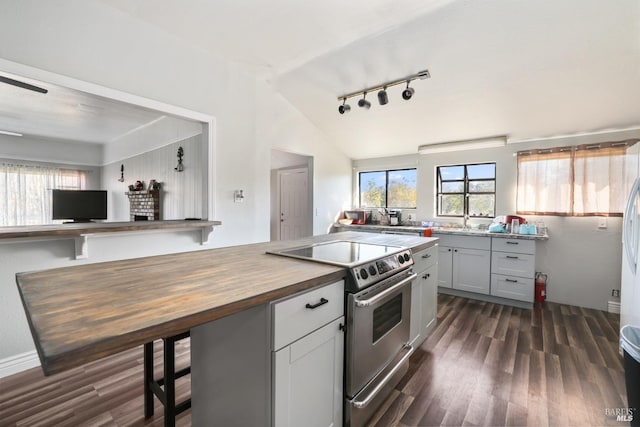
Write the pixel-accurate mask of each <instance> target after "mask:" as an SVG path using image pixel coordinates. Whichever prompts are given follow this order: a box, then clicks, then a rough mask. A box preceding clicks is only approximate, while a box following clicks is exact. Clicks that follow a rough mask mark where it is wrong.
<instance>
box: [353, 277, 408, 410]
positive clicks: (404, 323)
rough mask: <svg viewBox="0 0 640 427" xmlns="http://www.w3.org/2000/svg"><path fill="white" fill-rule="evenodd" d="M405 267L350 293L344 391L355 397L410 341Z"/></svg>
mask: <svg viewBox="0 0 640 427" xmlns="http://www.w3.org/2000/svg"><path fill="white" fill-rule="evenodd" d="M415 277H416V274H415V273H414V272H413V270H412V269H409V270H405V271H403V272H401V273H398V274H396V275H394V276H391V277H390V278H388V279H385V280H383V281H382V282H380V283H377V284H375V285H372V286H370V287H368V288H366V289H364V290H362V291H360V292H358V293H355V294H349V295H348V296H347V316H348V317H347V318H348V322H349V324H348V327H347V336H346V369H345V372H346V378H345V380H346V381H345V392H346V395H347V397H348V398H353V397H355V396H356V394H357V393H358V392H359V391H360V390H362V389H363V388H364V387H365V386H366V385H367V384H368V383H369V382H370V381H371V380H372V379H373V378H374V377H375V376H376V375H377V374H379V373H380V372H381V371H382V370H383V369H385V368H386V367H387V365H389V363H390V362H392V361H393V360H394V358H396V357H397V355H398V354H399V353H401V352H402V351H403V349H404V348H405V346H406V345H407V343H408V342H409V323H410V317H411V282H412V281H413V280H414V279H415Z"/></svg>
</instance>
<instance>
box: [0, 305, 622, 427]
mask: <svg viewBox="0 0 640 427" xmlns="http://www.w3.org/2000/svg"><path fill="white" fill-rule="evenodd" d="M618 330H619V326H618V316H617V315H613V314H609V313H605V312H602V311H597V310H589V309H583V308H579V307H573V306H567V305H560V304H553V303H545V304H544V305H537V306H536V307H535V308H534V309H533V310H524V309H518V308H513V307H508V306H502V305H499V304H491V303H486V302H479V301H475V300H469V299H465V298H459V297H452V296H447V295H441V296H439V297H438V326H437V327H436V329H435V330H434V331H433V333H432V334H431V336H430V337H429V338H428V339H427V340H426V341H425V342H424V344H423V345H422V346H421V348H420V349H418V350H417V351H416V353H415V354H414V355H413V356H412V358H411V364H410V369H409V372H408V373H407V375H406V376H405V377H404V378H403V380H402V381H401V382H400V384H398V386H397V388H396V390H394V392H393V394H392V395H391V396H390V397H389V399H387V401H386V402H385V404H384V405H383V406H382V407H381V408H380V410H379V411H378V413H377V414H376V415H375V416H374V418H373V420H372V422H371V425H372V426H380V427H381V426H385V427H386V426H431V425H452V426H481V425H487V426H489V425H490V426H501V425H509V426H520V425H522V426H524V425H529V426H547V425H548V426H572V425H576V426H601V425H614V426H620V425H626V424H624V423H620V422H618V421H616V419H615V417H614V416H613V417H612V416H607V412H606V409H615V408H624V407H626V392H625V386H624V369H623V367H622V359H621V357H620V356H619V354H618ZM160 344H161V343H160V342H157V343H156V352H157V353H156V361H155V364H156V372H157V373H156V375H158V376H160V375H161V366H162V360H161V354H160V350H161V345H160ZM176 355H177V358H176V365H177V367H178V368H180V367H181V366H184V365H185V364H187V363H189V362H188V361H189V341H188V340H184V341H181V342H180V343H179V344H178V345H177V352H176ZM189 389H190V381H189V377H188V376H187V377H185V378H182V379H180V380H179V381H178V386H177V390H178V394H179V400H181V399H183V398H185V397H186V396H188V395H189ZM155 411H156V414H155V416H154V417H153V418H150V419H149V420H145V419H144V416H143V399H142V348H141V347H140V348H136V349H133V350H129V351H126V352H123V353H120V354H118V355H115V356H111V357H108V358H105V359H103V360H100V361H97V362H93V363H90V364H87V365H84V366H82V367H80V368H76V369H73V370H70V371H67V372H64V373H61V374H58V375H54V376H51V377H44V376H43V375H42V373H41V371H40V369H39V368H36V369H32V370H29V371H25V372H22V373H19V374H17V375H13V376H11V377H7V378H4V379H0V426H3V427H4V426H143V425H145V426H161V425H162V423H163V417H162V406H161V405H160V404H159V403H158V402H157V399H156V406H155ZM177 425H178V426H189V425H191V414H190V411H187V412H185V413H183V414H181V415H179V416H178V420H177Z"/></svg>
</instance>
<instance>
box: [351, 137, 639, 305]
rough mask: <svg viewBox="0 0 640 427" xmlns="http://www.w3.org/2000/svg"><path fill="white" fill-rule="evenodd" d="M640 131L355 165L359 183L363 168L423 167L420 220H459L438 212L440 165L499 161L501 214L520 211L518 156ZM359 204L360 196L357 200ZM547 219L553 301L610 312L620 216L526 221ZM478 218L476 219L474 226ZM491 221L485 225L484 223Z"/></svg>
mask: <svg viewBox="0 0 640 427" xmlns="http://www.w3.org/2000/svg"><path fill="white" fill-rule="evenodd" d="M639 136H640V131H629V132H616V133H611V134H606V135H591V136H582V137H573V138H563V139H557V140H552V141H546V142H537V143H522V144H509V145H507V146H506V147H504V148H490V149H483V150H467V151H459V152H452V153H438V154H429V155H419V154H416V155H413V156H400V157H393V158H387V159H367V160H358V161H354V180H356V179H357V175H355V174H356V173H357V172H358V171H359V170H367V169H369V170H370V169H380V168H387V167H389V168H395V167H402V166H404V167H411V165H412V164H414V165H415V164H417V165H418V209H417V219H418V220H436V221H440V222H446V223H449V222H457V220H456V219H451V218H437V217H436V214H435V196H434V194H435V167H436V166H441V165H453V164H464V163H482V162H496V181H497V182H496V185H497V187H496V213H497V214H498V215H508V214H513V213H515V211H516V178H517V168H516V166H517V163H516V158H515V156H514V153H515V152H517V151H520V150H526V149H529V148H534V147H552V146H563V145H577V144H586V143H594V142H602V141H619V140H625V139H628V138H634V137H635V138H637V137H639ZM354 201H355V202H357V196H354ZM527 219H528V220H533V221H536V220H540V221H544V222H545V224H546V225H547V226H548V228H549V236H550V238H549V240H548V241H546V242H539V243H538V245H537V256H536V271H542V272H545V273H547V274H548V300H549V301H553V302H559V303H563V304H571V305H577V306H581V307H589V308H596V309H600V310H607V301H610V300H616V298H613V297H611V289H613V288H616V289H619V288H620V265H621V256H622V248H621V232H622V220H621V218H607V228H606V229H599V228H598V221H599V219H600V218H597V217H584V218H577V217H554V216H540V217H527ZM477 222H479V220H475V221H474V220H472V221H471V224H473V223H477ZM485 222H486V221H485Z"/></svg>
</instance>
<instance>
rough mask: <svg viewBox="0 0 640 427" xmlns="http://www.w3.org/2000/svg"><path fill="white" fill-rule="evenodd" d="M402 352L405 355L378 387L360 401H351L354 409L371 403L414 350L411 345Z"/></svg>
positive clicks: (406, 346) (407, 345)
mask: <svg viewBox="0 0 640 427" xmlns="http://www.w3.org/2000/svg"><path fill="white" fill-rule="evenodd" d="M402 350H403V351H406V353H405V355H404V356H402V359H400V360H399V361H398V363H396V365H395V366H394V367H393V368H392V369H391V370H390V371H389V372H388V373H387V375H385V376H384V378H383V379H382V380H381V381H380V382H379V383H378V385H377V386H376V387H375V388H374V389H373V390H371V393H369V395H368V396H367V397H365V398H364V399H362V400H355V399H354V400H352V401H351V404H352V405H353V406H354V407H356V408H358V409H362V408H364V407H366V406H367V405H368V404H369V403H371V401H372V400H373V399H374V398H375V397H376V396H377V395H378V393H380V390H382V389H383V388H384V386H386V385H387V383H388V382H389V381H391V378H393V376H394V375H395V374H396V372H398V369H400V368H401V367H402V365H403V364H404V362H405V361H406V360H407V359H408V358H409V357H410V356H411V355H412V354H413V350H414V348H413V346H411V344H406V345H405V346H404V348H403V349H402Z"/></svg>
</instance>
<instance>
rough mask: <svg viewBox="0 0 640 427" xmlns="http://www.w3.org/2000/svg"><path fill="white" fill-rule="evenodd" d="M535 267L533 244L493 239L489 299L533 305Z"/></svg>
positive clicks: (534, 244)
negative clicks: (503, 299) (494, 297)
mask: <svg viewBox="0 0 640 427" xmlns="http://www.w3.org/2000/svg"><path fill="white" fill-rule="evenodd" d="M535 264H536V242H535V240H524V239H506V238H494V239H493V251H492V254H491V295H494V296H497V297H502V298H509V299H515V300H519V301H525V302H533V293H534V280H535Z"/></svg>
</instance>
